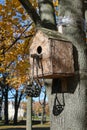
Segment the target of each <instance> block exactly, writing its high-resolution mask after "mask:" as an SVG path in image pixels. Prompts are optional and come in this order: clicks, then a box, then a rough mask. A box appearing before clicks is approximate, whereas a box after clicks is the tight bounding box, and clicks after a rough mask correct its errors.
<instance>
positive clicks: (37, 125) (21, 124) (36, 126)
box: [0, 121, 50, 130]
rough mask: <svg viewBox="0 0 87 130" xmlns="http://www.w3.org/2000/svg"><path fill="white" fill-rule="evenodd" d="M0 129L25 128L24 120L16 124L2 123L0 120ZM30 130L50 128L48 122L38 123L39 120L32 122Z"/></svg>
mask: <svg viewBox="0 0 87 130" xmlns="http://www.w3.org/2000/svg"><path fill="white" fill-rule="evenodd" d="M0 130H26V122H25V121H20V122H18V124H17V125H12V123H10V124H9V125H3V122H0ZM32 130H50V123H49V122H46V123H44V124H43V125H41V124H40V121H33V122H32Z"/></svg>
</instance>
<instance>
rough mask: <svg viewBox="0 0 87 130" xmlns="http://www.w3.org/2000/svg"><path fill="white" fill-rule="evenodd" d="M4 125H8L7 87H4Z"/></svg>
mask: <svg viewBox="0 0 87 130" xmlns="http://www.w3.org/2000/svg"><path fill="white" fill-rule="evenodd" d="M4 117H5V124H8V123H9V121H8V86H6V87H5V107H4Z"/></svg>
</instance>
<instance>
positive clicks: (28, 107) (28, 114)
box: [26, 97, 32, 130]
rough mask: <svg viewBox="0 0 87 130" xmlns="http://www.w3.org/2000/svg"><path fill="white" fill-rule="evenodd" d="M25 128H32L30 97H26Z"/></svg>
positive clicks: (27, 129) (28, 129) (30, 129)
mask: <svg viewBox="0 0 87 130" xmlns="http://www.w3.org/2000/svg"><path fill="white" fill-rule="evenodd" d="M26 130H32V98H30V97H28V99H27V120H26Z"/></svg>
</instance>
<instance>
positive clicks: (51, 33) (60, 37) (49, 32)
mask: <svg viewBox="0 0 87 130" xmlns="http://www.w3.org/2000/svg"><path fill="white" fill-rule="evenodd" d="M38 30H40V31H42V32H43V33H44V34H45V35H47V37H48V38H49V39H54V40H62V41H69V40H68V39H67V38H66V37H65V36H64V34H61V33H59V32H57V31H54V30H50V29H46V28H37V31H38ZM69 42H70V41H69Z"/></svg>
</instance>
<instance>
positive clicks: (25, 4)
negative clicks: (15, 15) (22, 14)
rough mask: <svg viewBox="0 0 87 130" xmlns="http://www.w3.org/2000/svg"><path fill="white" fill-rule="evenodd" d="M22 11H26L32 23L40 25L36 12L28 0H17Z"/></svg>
mask: <svg viewBox="0 0 87 130" xmlns="http://www.w3.org/2000/svg"><path fill="white" fill-rule="evenodd" d="M19 1H20V3H21V4H22V6H23V7H24V9H25V10H26V11H27V13H28V14H29V16H30V17H31V19H32V20H33V22H34V23H35V24H36V25H37V24H39V25H40V21H41V20H40V16H39V15H38V14H37V12H36V10H35V9H34V7H33V6H32V4H31V3H30V1H29V0H19Z"/></svg>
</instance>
